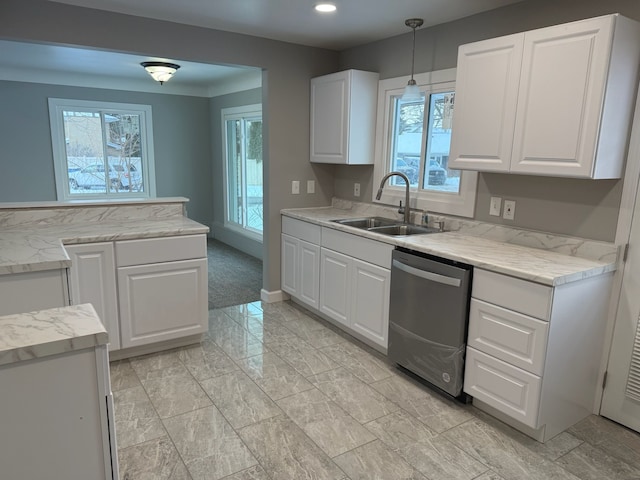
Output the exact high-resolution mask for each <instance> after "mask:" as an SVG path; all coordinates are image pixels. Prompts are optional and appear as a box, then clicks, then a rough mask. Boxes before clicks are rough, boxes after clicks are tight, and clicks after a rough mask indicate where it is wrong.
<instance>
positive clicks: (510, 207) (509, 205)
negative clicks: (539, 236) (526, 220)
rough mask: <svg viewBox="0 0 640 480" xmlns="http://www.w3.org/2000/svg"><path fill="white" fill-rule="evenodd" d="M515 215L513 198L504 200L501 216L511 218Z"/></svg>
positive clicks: (506, 218)
mask: <svg viewBox="0 0 640 480" xmlns="http://www.w3.org/2000/svg"><path fill="white" fill-rule="evenodd" d="M515 216H516V202H515V200H505V201H504V212H503V213H502V218H504V219H505V220H513V219H514V218H515Z"/></svg>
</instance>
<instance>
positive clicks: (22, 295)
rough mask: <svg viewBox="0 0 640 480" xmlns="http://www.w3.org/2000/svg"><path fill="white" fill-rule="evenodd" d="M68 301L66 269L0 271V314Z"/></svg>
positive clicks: (20, 311) (57, 305) (49, 306)
mask: <svg viewBox="0 0 640 480" xmlns="http://www.w3.org/2000/svg"><path fill="white" fill-rule="evenodd" d="M67 305H69V286H68V284H67V269H66V268H60V269H57V270H43V271H38V272H24V273H13V274H9V275H0V315H10V314H12V313H24V312H34V311H36V310H45V309H47V308H55V307H65V306H67Z"/></svg>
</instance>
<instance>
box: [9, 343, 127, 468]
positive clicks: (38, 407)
mask: <svg viewBox="0 0 640 480" xmlns="http://www.w3.org/2000/svg"><path fill="white" fill-rule="evenodd" d="M0 385H2V401H1V405H2V408H0V425H2V432H3V434H2V437H3V441H2V448H0V465H2V473H1V474H0V477H2V478H3V479H15V480H18V479H25V480H26V479H44V478H46V479H51V480H63V479H64V480H66V479H89V478H90V479H94V480H117V479H118V478H119V476H118V458H117V453H116V441H115V431H114V418H113V396H112V394H111V387H110V384H109V354H108V352H107V348H106V346H105V345H100V346H95V347H91V348H86V349H83V350H74V351H71V352H67V353H62V354H59V355H52V356H48V357H45V358H39V359H35V360H25V361H21V362H17V363H12V364H9V365H3V366H0Z"/></svg>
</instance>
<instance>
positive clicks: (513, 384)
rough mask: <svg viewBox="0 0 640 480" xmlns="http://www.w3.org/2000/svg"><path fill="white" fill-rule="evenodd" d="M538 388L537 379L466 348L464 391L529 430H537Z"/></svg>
mask: <svg viewBox="0 0 640 480" xmlns="http://www.w3.org/2000/svg"><path fill="white" fill-rule="evenodd" d="M541 386H542V380H541V378H540V377H538V376H536V375H532V374H530V373H528V372H525V371H524V370H521V369H519V368H517V367H514V366H513V365H509V364H507V363H505V362H503V361H501V360H498V359H497V358H494V357H492V356H490V355H487V354H485V353H482V352H479V351H478V350H476V349H474V348H472V347H467V360H466V365H465V374H464V391H465V392H466V393H468V394H469V395H471V396H472V397H475V398H477V399H478V400H482V401H483V402H485V403H486V404H487V405H490V406H492V407H494V408H496V409H498V410H500V411H501V412H503V413H504V414H506V415H509V416H510V417H512V418H514V419H515V420H518V421H519V422H521V423H523V424H525V425H527V426H529V427H531V428H538V425H537V421H538V407H539V405H540V390H541Z"/></svg>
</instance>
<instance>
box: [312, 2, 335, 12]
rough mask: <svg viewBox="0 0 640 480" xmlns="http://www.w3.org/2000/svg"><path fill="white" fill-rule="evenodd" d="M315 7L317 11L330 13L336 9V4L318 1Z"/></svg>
mask: <svg viewBox="0 0 640 480" xmlns="http://www.w3.org/2000/svg"><path fill="white" fill-rule="evenodd" d="M315 9H316V11H318V12H322V13H330V12H335V11H336V6H335V5H334V4H333V3H318V4H317V5H316V6H315Z"/></svg>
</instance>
